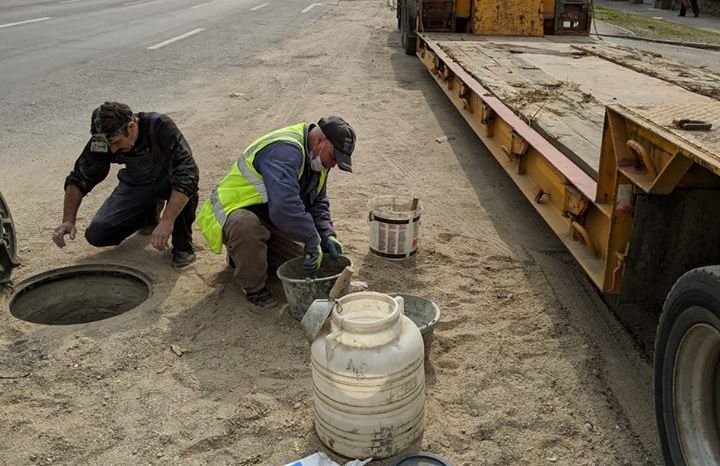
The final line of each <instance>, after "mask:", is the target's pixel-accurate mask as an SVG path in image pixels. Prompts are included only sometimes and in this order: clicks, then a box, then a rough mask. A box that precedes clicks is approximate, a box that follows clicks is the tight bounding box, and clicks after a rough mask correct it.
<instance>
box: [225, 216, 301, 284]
mask: <svg viewBox="0 0 720 466" xmlns="http://www.w3.org/2000/svg"><path fill="white" fill-rule="evenodd" d="M223 243H224V244H225V246H227V249H228V256H229V259H231V260H232V262H233V263H234V264H235V275H234V276H235V280H237V282H238V283H239V284H240V286H241V287H242V289H243V291H245V293H252V292H253V291H258V290H261V289H262V288H263V287H264V286H265V281H266V280H267V271H268V265H270V266H271V267H273V268H277V267H279V266H280V265H281V264H282V263H283V262H285V261H287V260H290V259H292V258H294V257H298V256H300V255H302V253H303V248H302V246H301V245H300V244H298V243H296V242H295V241H293V240H292V239H290V237H289V236H288V235H287V234H285V233H283V232H281V231H280V230H278V229H277V228H275V227H273V226H272V225H270V224H269V223H267V222H265V221H263V220H262V219H261V218H260V217H258V216H257V215H255V214H254V213H253V212H250V211H249V210H245V209H238V210H235V211H233V212H232V213H230V215H228V218H227V220H226V221H225V226H224V227H223Z"/></svg>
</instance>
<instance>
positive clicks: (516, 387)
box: [0, 0, 659, 466]
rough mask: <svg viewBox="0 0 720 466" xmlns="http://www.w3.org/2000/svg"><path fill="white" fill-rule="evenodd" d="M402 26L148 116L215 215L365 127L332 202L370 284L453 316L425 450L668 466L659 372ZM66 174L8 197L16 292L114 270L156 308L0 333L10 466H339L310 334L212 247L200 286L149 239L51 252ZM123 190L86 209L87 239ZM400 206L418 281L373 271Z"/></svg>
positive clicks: (275, 62)
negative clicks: (173, 127) (282, 136)
mask: <svg viewBox="0 0 720 466" xmlns="http://www.w3.org/2000/svg"><path fill="white" fill-rule="evenodd" d="M395 25H396V19H395V16H394V10H393V9H391V8H389V7H388V6H387V4H386V3H385V2H380V1H377V0H372V1H362V0H356V1H341V2H340V3H339V4H338V5H337V6H336V7H334V9H333V10H332V11H331V12H329V13H328V14H326V15H325V16H324V17H323V18H321V19H320V20H319V21H318V22H317V23H315V24H312V25H310V26H309V27H308V29H306V30H303V31H302V34H298V35H297V36H296V37H295V38H293V39H291V40H289V41H287V42H285V43H280V44H277V46H276V47H275V48H274V49H273V50H271V51H269V52H264V53H260V54H259V55H258V56H257V57H256V60H254V61H253V63H252V64H249V65H247V66H245V67H242V68H238V71H237V74H236V75H235V76H234V77H232V79H227V80H225V79H223V80H207V79H198V82H197V86H196V89H197V90H196V92H194V93H193V94H191V95H187V96H186V98H185V99H183V100H179V101H177V102H176V104H175V106H174V107H173V108H166V109H138V110H160V111H165V112H168V113H169V114H170V115H171V116H173V118H175V120H176V121H177V122H178V124H179V126H180V128H181V129H182V130H183V131H184V133H185V135H186V136H187V138H188V140H189V141H190V144H191V145H192V147H193V150H194V152H195V154H196V158H197V160H198V163H199V165H200V167H201V177H202V181H201V192H202V196H203V199H204V197H205V196H207V194H208V193H209V192H210V189H211V188H212V186H213V184H214V183H215V182H216V181H217V180H219V179H220V178H221V177H222V176H223V175H224V174H225V172H226V170H227V169H228V168H229V166H230V164H231V163H232V162H233V161H234V160H235V158H236V157H237V155H238V154H239V152H240V150H241V149H242V148H243V147H244V146H245V145H246V144H248V143H249V142H250V141H251V140H253V139H254V138H255V137H257V136H259V135H261V134H263V133H264V132H266V131H268V130H271V129H275V128H277V127H279V126H282V125H285V124H288V123H294V122H297V121H301V120H311V121H312V120H317V119H318V118H320V117H321V116H325V115H328V114H339V115H342V116H343V117H344V118H346V119H347V120H348V121H350V122H351V123H352V124H353V125H354V127H355V129H356V131H357V134H358V143H357V148H356V153H355V156H354V157H355V163H354V167H355V173H354V174H352V175H347V174H344V173H339V172H337V171H333V173H332V175H331V177H330V185H329V192H330V198H331V204H332V212H333V215H334V218H335V223H336V227H337V230H338V232H339V237H340V239H341V240H342V241H343V243H344V244H345V245H346V248H347V253H348V255H349V256H350V257H351V258H352V260H353V261H354V262H355V264H356V268H357V270H358V277H357V278H358V279H361V280H364V281H367V282H368V284H369V286H370V289H372V290H376V291H384V292H392V291H399V292H406V293H413V294H417V295H420V296H424V297H427V298H430V299H433V300H435V301H436V302H437V303H438V304H439V305H440V307H441V309H442V312H443V315H442V320H441V323H440V324H439V326H438V328H437V329H436V332H435V340H434V343H433V347H432V352H431V364H430V365H429V366H428V367H427V373H426V375H427V401H426V429H425V435H424V437H423V439H422V442H421V443H420V444H419V445H417V448H419V449H422V450H425V451H430V452H434V453H437V454H440V455H444V456H446V457H449V458H451V459H452V460H453V461H454V463H455V464H456V465H507V464H564V465H624V464H632V465H644V464H657V463H658V462H659V458H658V456H657V446H656V444H655V433H654V430H653V429H654V427H653V424H652V418H653V417H652V398H651V394H650V391H649V383H648V380H649V377H648V373H649V370H648V368H647V366H646V365H644V363H642V362H640V361H638V360H637V356H636V355H635V354H634V353H633V352H632V351H631V349H632V346H631V344H629V343H628V340H627V338H626V336H625V335H624V334H623V333H622V332H621V331H618V330H617V328H616V327H615V326H614V324H613V321H612V320H611V319H610V320H609V321H608V320H607V319H606V318H605V317H604V316H606V315H607V314H606V310H605V309H604V308H603V307H602V304H599V301H598V299H597V297H596V296H595V295H594V290H593V289H592V287H590V286H589V284H588V282H587V280H586V279H585V278H584V276H583V275H582V273H580V272H579V270H578V268H577V266H576V265H575V263H574V262H573V261H572V260H571V258H570V257H569V256H568V254H567V252H565V250H564V249H562V248H561V247H560V245H559V243H558V241H557V240H556V239H555V238H554V237H553V236H552V234H551V233H550V232H549V230H548V229H547V228H546V227H545V226H544V224H543V223H542V221H541V220H540V219H539V218H538V217H537V215H536V214H535V213H534V212H533V211H532V210H531V208H530V207H528V205H527V204H526V202H525V201H524V200H523V199H522V198H521V196H520V195H519V194H518V193H517V191H516V190H515V189H514V187H513V186H512V185H511V183H510V182H509V181H508V179H507V177H505V175H504V174H503V173H502V172H501V171H500V169H498V167H497V166H496V165H495V164H494V162H493V161H492V159H491V158H490V157H488V156H487V154H485V152H484V150H483V148H482V146H481V144H480V143H479V141H478V140H477V138H476V137H475V136H474V134H473V133H472V132H471V131H470V130H469V129H468V127H467V125H466V124H465V123H464V122H463V120H462V119H461V118H460V117H459V116H458V114H457V113H456V112H455V110H454V109H452V108H451V106H450V104H449V103H448V101H447V100H446V98H445V97H444V95H443V94H442V92H441V90H440V89H438V88H436V85H435V83H434V82H433V81H432V79H431V78H430V77H429V76H428V75H427V72H426V71H425V70H424V68H423V67H422V65H421V64H420V62H419V60H417V59H416V58H414V57H409V56H406V55H405V54H404V53H402V51H401V50H400V48H399V46H398V43H399V37H398V33H397V31H396V28H395ZM231 95H233V96H234V97H231ZM112 97H113V96H108V98H112ZM82 128H83V131H84V126H82ZM442 136H452V137H453V139H449V140H448V141H447V142H443V143H438V142H436V141H435V140H436V138H438V137H442ZM79 149H80V147H79V146H78V150H79ZM47 156H48V158H47V161H45V160H43V161H29V162H28V163H27V164H25V165H20V166H17V167H12V168H10V169H11V170H13V176H4V177H3V179H6V180H7V181H4V185H3V187H2V189H3V193H4V195H5V198H6V199H7V201H8V203H9V204H10V207H11V209H12V210H13V214H14V216H15V220H16V227H17V230H18V233H19V234H20V242H19V253H20V259H21V260H22V261H23V263H24V267H22V268H20V269H17V270H16V273H15V278H16V280H17V281H20V280H22V279H25V278H28V277H30V276H32V275H34V274H37V273H40V272H43V271H46V270H48V269H51V268H57V267H63V266H68V265H73V264H76V263H87V262H112V263H116V264H121V265H127V266H132V267H136V268H138V269H140V270H142V271H143V272H145V273H146V274H148V275H149V276H150V277H151V278H152V280H153V282H154V291H153V294H152V296H151V297H150V298H149V300H148V301H147V302H146V303H145V304H144V305H142V306H140V307H139V308H138V309H136V310H134V311H131V312H128V313H125V314H123V315H121V316H118V317H116V318H113V319H109V320H106V321H102V322H97V323H93V324H87V325H79V326H38V325H33V324H29V323H25V322H21V321H18V320H15V319H13V318H12V317H11V316H10V314H9V313H8V312H3V313H2V314H0V373H3V374H18V375H19V376H17V377H15V378H4V379H0V385H1V386H2V387H1V388H0V438H2V439H3V449H2V453H0V463H2V464H7V465H13V466H14V465H29V464H42V465H47V464H103V465H104V464H167V465H170V464H173V465H174V464H191V465H195V464H197V465H200V464H233V465H251V464H260V465H280V464H284V463H286V462H289V461H291V460H294V459H297V458H301V457H303V456H306V455H308V454H311V453H314V452H316V451H320V450H323V446H322V445H321V444H320V442H319V441H318V439H317V437H316V436H315V434H314V428H313V408H312V387H311V379H310V368H309V364H308V347H307V344H306V342H305V340H304V338H303V335H302V331H301V329H300V326H299V324H298V322H296V321H294V320H293V319H292V318H291V317H290V316H289V315H288V314H287V313H286V312H283V311H282V310H281V309H280V308H278V309H274V310H272V311H261V310H257V309H254V308H252V307H250V306H249V305H248V303H247V302H246V301H245V299H244V297H243V295H242V293H241V292H240V291H239V290H238V289H237V288H236V287H235V286H234V285H233V283H232V280H231V278H232V274H231V273H230V271H229V270H227V268H226V266H225V263H224V257H223V256H216V255H213V254H212V253H211V252H210V251H208V250H207V249H206V248H205V246H204V243H203V240H202V238H201V237H200V235H199V234H198V235H197V237H196V243H197V245H198V255H199V260H198V262H197V263H196V264H194V265H193V266H191V267H189V268H187V269H185V270H183V271H181V272H177V271H175V270H173V269H172V268H171V267H170V265H169V264H170V259H169V256H168V254H167V253H164V254H161V253H156V252H154V251H152V249H151V247H150V246H149V245H148V244H147V243H148V239H147V237H142V236H134V237H131V238H130V239H129V240H128V241H126V242H125V243H124V244H123V245H121V246H120V247H117V248H109V249H107V250H97V249H93V248H91V247H90V246H88V245H87V244H86V243H85V242H84V241H82V240H80V239H78V240H76V241H75V242H73V243H71V244H70V245H69V246H68V247H66V248H65V249H63V250H58V249H56V248H55V247H54V246H53V245H52V244H51V241H50V232H51V231H52V228H53V227H54V226H55V225H56V223H57V222H58V221H59V220H60V218H61V209H62V205H61V204H62V202H61V189H62V182H63V178H64V176H65V174H66V173H67V171H68V170H69V167H70V164H71V163H72V161H73V160H74V158H75V154H67V153H63V154H58V153H52V151H50V153H48V154H47ZM31 175H33V176H34V178H31ZM38 178H39V179H38ZM28 179H34V180H35V181H34V182H33V189H32V190H31V189H28V185H27V182H26V181H23V180H28ZM113 186H114V181H112V180H108V181H106V182H105V183H104V184H103V185H101V187H98V189H97V191H96V192H93V193H92V195H91V196H90V197H89V198H88V199H86V202H85V203H84V204H83V206H82V208H81V217H80V219H79V227H80V229H81V231H82V230H83V229H84V228H85V227H86V226H87V224H88V223H89V220H90V218H91V216H92V214H93V213H94V211H95V209H97V207H98V206H99V205H100V203H101V202H102V200H103V199H104V198H105V197H106V196H107V194H109V192H110V190H111V189H112V188H113ZM393 193H402V194H416V195H419V196H420V197H421V199H422V202H423V205H424V209H425V210H424V211H423V214H422V221H423V230H422V233H421V246H420V251H419V254H418V255H417V257H416V258H414V259H412V260H409V261H407V262H399V263H393V262H387V261H385V260H382V259H380V258H377V257H374V256H371V255H369V253H368V238H367V236H368V234H367V223H366V219H367V209H366V204H367V201H368V199H370V198H371V197H372V196H374V195H379V194H393ZM271 287H272V288H273V290H274V291H275V292H277V293H279V292H280V288H279V284H278V283H277V281H276V280H273V281H272V282H271ZM7 302H8V296H6V295H5V296H3V297H2V298H0V305H1V306H2V308H3V309H6V308H7ZM628 348H630V350H628ZM373 464H378V465H387V464H389V461H387V460H386V461H378V462H375V463H373Z"/></svg>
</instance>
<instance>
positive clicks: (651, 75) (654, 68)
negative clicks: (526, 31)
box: [423, 33, 720, 179]
mask: <svg viewBox="0 0 720 466" xmlns="http://www.w3.org/2000/svg"><path fill="white" fill-rule="evenodd" d="M423 38H424V39H425V40H426V41H427V43H428V45H429V47H430V48H431V49H438V50H442V51H443V52H444V53H445V54H446V55H447V56H448V57H450V58H451V59H452V60H453V61H455V62H456V63H457V64H459V65H460V66H461V67H462V68H463V69H464V70H465V71H466V72H467V73H468V74H470V75H471V76H472V77H473V78H474V79H476V80H477V81H478V82H479V83H480V84H481V85H482V86H483V87H485V88H486V89H487V90H488V91H490V92H491V93H492V94H493V95H495V96H496V97H497V98H499V99H500V100H501V101H502V102H503V103H504V104H505V105H506V106H507V107H509V108H510V109H511V110H512V111H513V112H515V113H516V114H517V115H519V116H520V117H521V118H522V119H523V120H525V121H526V122H527V123H528V124H529V125H530V126H532V127H533V129H535V130H536V131H537V132H538V133H540V134H541V135H542V136H543V137H545V138H546V139H547V140H548V141H549V142H551V143H552V144H553V145H554V146H555V147H556V148H557V149H559V150H560V151H561V152H563V153H564V154H565V155H566V156H568V157H569V158H570V159H571V160H572V161H573V162H574V163H575V164H576V165H577V166H578V167H580V168H581V169H582V170H583V171H584V172H585V173H587V174H588V175H589V176H591V177H592V178H594V179H597V173H598V169H599V158H600V148H601V140H602V133H603V122H604V115H605V106H606V105H612V104H618V103H621V104H622V105H624V106H626V107H631V108H637V109H642V108H653V107H656V106H677V105H682V106H683V108H685V109H687V111H688V114H683V115H677V116H676V117H677V118H689V119H701V118H700V116H698V115H694V114H692V111H693V109H695V108H698V109H699V108H707V107H708V105H710V106H712V104H714V103H716V100H715V99H713V98H711V97H708V96H714V97H716V98H717V96H720V75H717V74H715V73H712V72H711V71H708V70H703V69H700V68H691V67H688V66H686V65H681V64H679V63H674V62H671V61H669V60H664V59H662V58H661V57H658V56H657V55H656V54H651V53H646V52H641V51H638V50H634V49H627V48H624V47H619V46H614V45H611V44H608V43H606V42H603V43H598V42H596V41H594V40H592V39H589V38H577V37H574V38H567V37H552V38H548V37H545V38H506V37H480V36H474V35H470V34H443V33H424V34H423ZM653 63H655V65H653ZM700 93H702V94H704V95H700Z"/></svg>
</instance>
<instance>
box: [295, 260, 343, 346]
mask: <svg viewBox="0 0 720 466" xmlns="http://www.w3.org/2000/svg"><path fill="white" fill-rule="evenodd" d="M354 272H355V271H354V270H353V268H352V267H350V266H348V267H345V269H343V271H342V272H341V273H340V276H339V277H338V278H337V280H335V285H333V287H332V289H331V290H330V293H328V296H329V299H316V300H315V301H313V302H312V304H311V305H310V307H309V308H308V310H307V311H306V312H305V315H304V316H303V318H302V320H301V321H300V325H302V328H303V330H305V338H307V340H308V341H309V342H310V343H312V342H313V341H314V340H315V338H316V337H317V336H318V334H319V333H320V330H322V328H323V325H325V321H326V320H327V318H328V317H329V316H330V313H331V312H332V310H333V308H334V307H335V305H336V304H337V301H336V300H337V298H338V296H340V293H341V292H342V290H344V289H345V287H346V286H348V284H350V280H351V279H352V276H353V273H354Z"/></svg>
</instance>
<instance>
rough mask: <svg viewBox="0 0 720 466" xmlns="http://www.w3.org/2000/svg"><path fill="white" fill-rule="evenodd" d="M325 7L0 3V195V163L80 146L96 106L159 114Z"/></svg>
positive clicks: (114, 0)
mask: <svg viewBox="0 0 720 466" xmlns="http://www.w3.org/2000/svg"><path fill="white" fill-rule="evenodd" d="M332 7H333V3H321V2H317V1H314V0H212V1H208V0H51V1H49V0H3V2H0V189H1V188H2V186H1V185H2V179H3V178H2V173H1V172H2V164H4V163H8V162H11V161H19V162H20V163H22V160H27V157H28V156H32V158H34V159H36V160H37V158H38V157H42V156H43V154H44V153H47V152H49V151H48V147H49V146H52V148H53V151H52V152H54V151H57V150H58V149H61V150H64V149H70V148H73V147H76V146H77V145H78V144H82V142H83V141H84V140H85V139H86V138H87V136H88V131H89V129H88V128H86V126H88V125H89V123H87V122H88V121H89V115H90V112H91V111H92V109H93V108H94V107H96V106H97V105H98V104H99V103H101V102H102V101H105V100H119V101H124V102H127V103H129V104H130V105H131V106H132V107H133V108H134V109H136V110H138V111H140V110H164V109H166V108H167V107H168V105H170V104H171V103H172V102H173V100H174V99H176V98H177V97H178V96H182V95H185V94H186V93H187V92H188V90H190V89H192V88H193V87H194V86H198V85H201V84H202V83H206V82H208V81H209V80H212V79H214V78H218V77H220V76H222V75H223V74H224V73H228V72H231V71H233V70H234V71H237V68H238V67H242V66H246V65H247V64H248V63H250V60H252V57H253V56H254V55H255V54H256V53H257V52H258V51H261V50H263V49H265V48H267V47H271V46H273V44H276V43H279V42H280V41H281V40H283V39H285V38H286V37H288V36H290V35H294V34H299V33H302V29H303V28H304V27H305V26H306V25H308V24H310V22H312V21H314V20H316V19H317V18H318V17H320V16H321V15H322V14H323V13H325V12H326V11H328V9H329V8H332ZM86 123H87V124H86Z"/></svg>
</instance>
